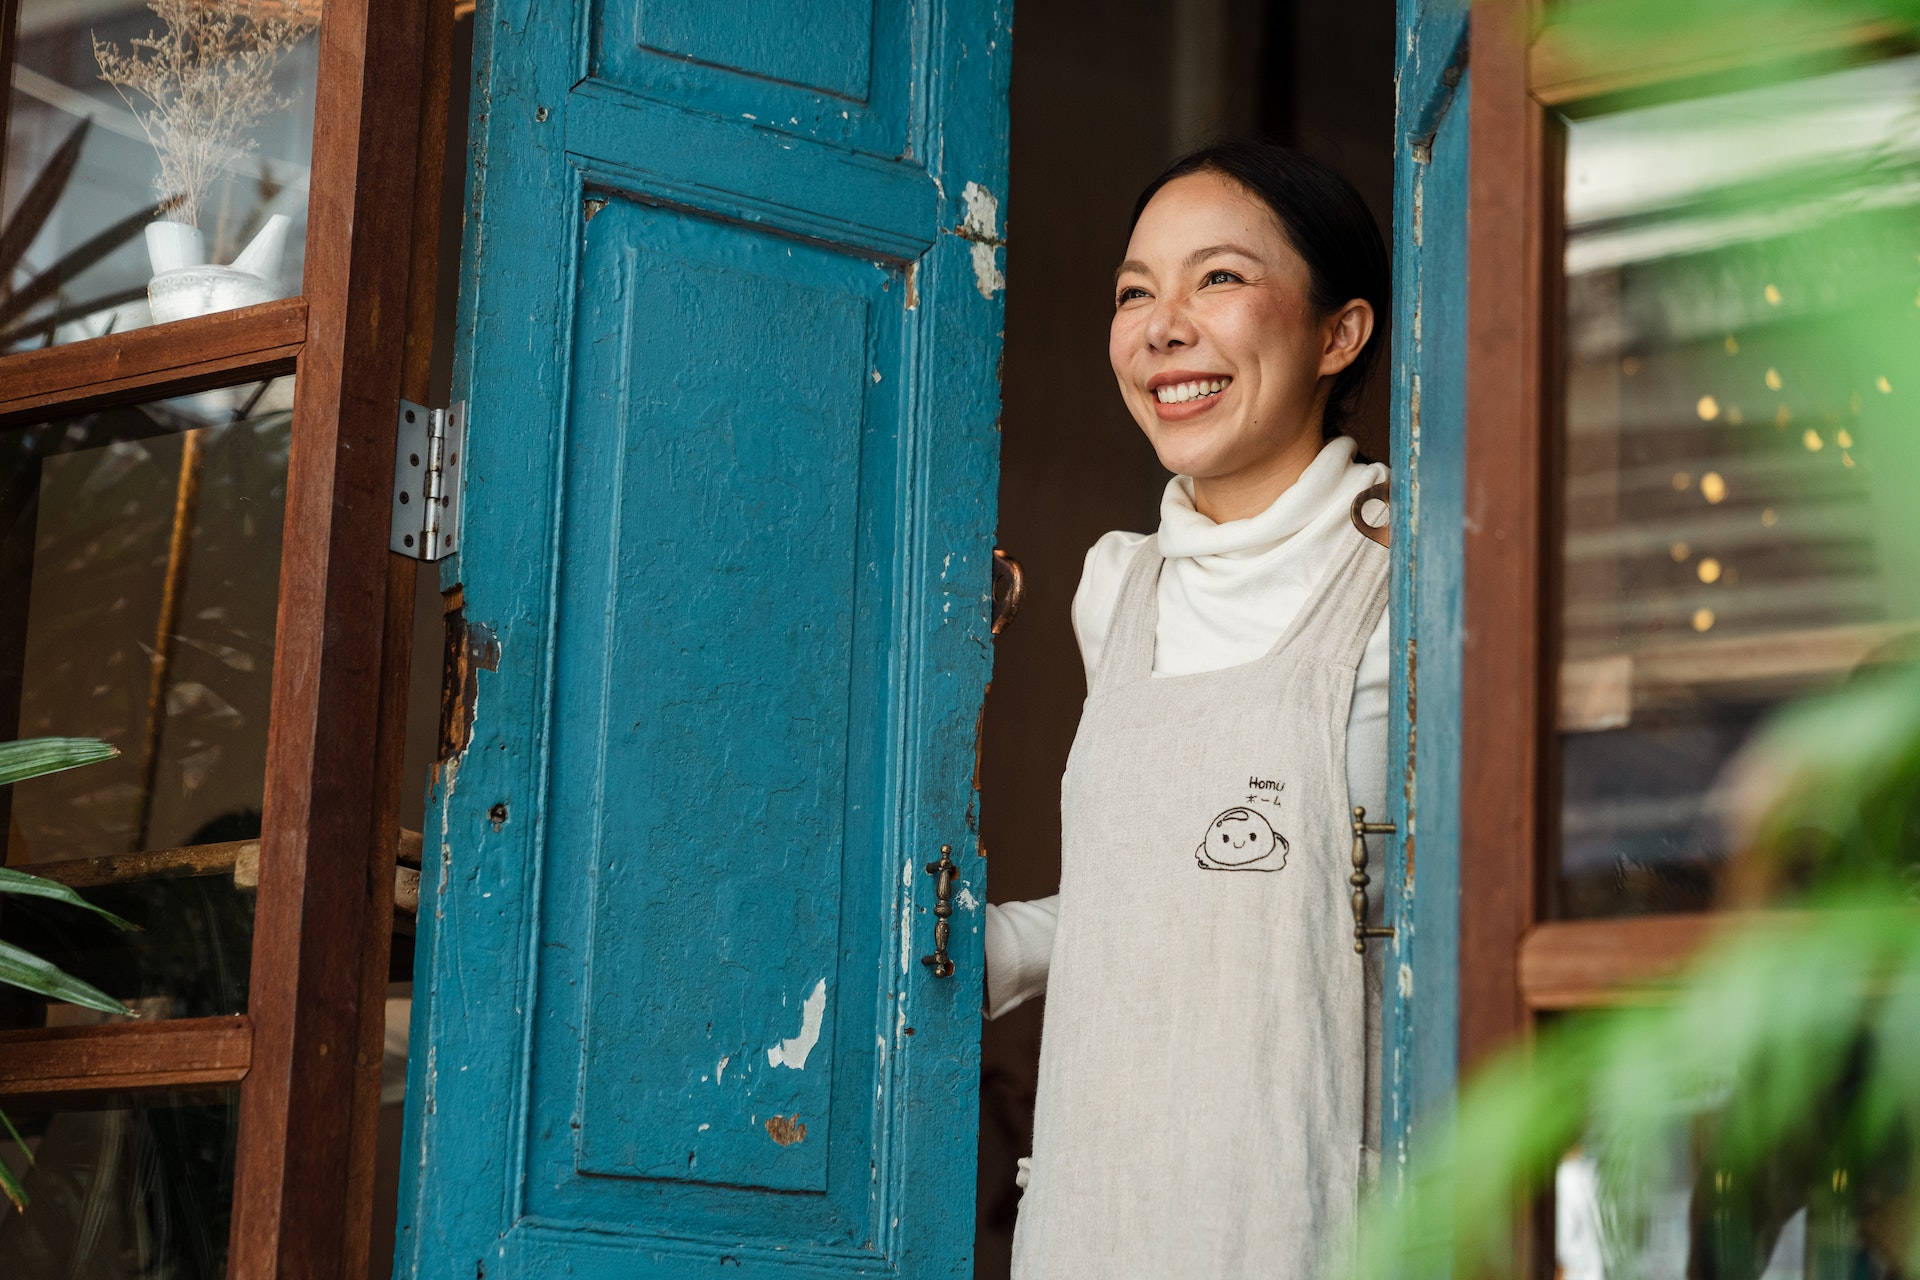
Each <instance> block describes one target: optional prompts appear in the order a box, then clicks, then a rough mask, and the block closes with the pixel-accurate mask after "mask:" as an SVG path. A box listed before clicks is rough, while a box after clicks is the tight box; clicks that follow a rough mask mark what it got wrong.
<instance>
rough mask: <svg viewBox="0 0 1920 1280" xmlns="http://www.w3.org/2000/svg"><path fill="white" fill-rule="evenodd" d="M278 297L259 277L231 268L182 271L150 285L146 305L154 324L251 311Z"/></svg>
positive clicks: (156, 278) (160, 276) (164, 274)
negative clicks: (222, 312)
mask: <svg viewBox="0 0 1920 1280" xmlns="http://www.w3.org/2000/svg"><path fill="white" fill-rule="evenodd" d="M279 296H280V294H279V291H278V290H277V289H275V288H274V287H273V286H272V285H271V284H268V283H267V282H266V281H265V280H262V279H261V278H260V277H259V276H256V275H254V274H253V273H252V272H249V271H235V270H234V269H233V268H232V267H181V268H179V269H178V270H176V271H162V272H161V273H160V274H158V275H156V276H154V278H153V279H151V280H149V281H147V305H148V306H149V307H150V308H152V310H153V322H154V323H155V324H166V323H168V322H169V321H173V320H186V319H188V318H190V317H192V316H205V315H212V314H213V313H214V312H216V311H231V310H233V309H234V308H235V307H251V306H253V305H255V304H256V303H261V302H271V301H273V300H274V299H275V298H277V297H279Z"/></svg>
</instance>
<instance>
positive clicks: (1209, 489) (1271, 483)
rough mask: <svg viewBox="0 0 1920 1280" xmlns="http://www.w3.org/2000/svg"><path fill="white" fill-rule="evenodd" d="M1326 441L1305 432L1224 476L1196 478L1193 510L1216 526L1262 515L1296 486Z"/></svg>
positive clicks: (1309, 432)
mask: <svg viewBox="0 0 1920 1280" xmlns="http://www.w3.org/2000/svg"><path fill="white" fill-rule="evenodd" d="M1325 443H1326V441H1324V440H1322V439H1321V438H1320V432H1318V431H1305V432H1301V433H1300V434H1299V435H1297V436H1295V437H1294V438H1293V440H1292V441H1291V442H1290V443H1288V445H1287V446H1286V447H1285V448H1284V449H1281V450H1280V451H1278V452H1277V453H1274V454H1273V455H1271V456H1269V457H1266V458H1263V459H1261V460H1260V461H1259V462H1257V463H1255V464H1254V465H1252V466H1249V467H1243V468H1242V469H1240V470H1238V471H1235V472H1232V473H1230V474H1228V475H1223V476H1209V477H1206V478H1204V479H1203V478H1202V477H1199V476H1195V477H1194V479H1193V509H1194V510H1195V511H1198V512H1199V513H1200V514H1201V515H1203V516H1205V517H1206V518H1207V519H1209V520H1211V521H1213V522H1214V523H1215V524H1225V523H1226V522H1227V521H1229V520H1245V519H1248V518H1249V517H1252V516H1257V515H1259V514H1260V513H1261V512H1262V511H1265V510H1266V509H1267V508H1268V507H1270V506H1272V505H1273V504H1274V503H1275V502H1276V501H1278V500H1279V498H1280V495H1281V494H1283V493H1285V492H1286V491H1287V490H1289V489H1291V488H1292V487H1293V486H1294V483H1295V482H1296V481H1298V480H1299V479H1300V476H1301V475H1302V473H1304V472H1305V471H1306V469H1307V468H1308V467H1309V466H1311V465H1313V460H1314V459H1315V458H1317V457H1319V456H1320V449H1321V446H1322V445H1324V444H1325Z"/></svg>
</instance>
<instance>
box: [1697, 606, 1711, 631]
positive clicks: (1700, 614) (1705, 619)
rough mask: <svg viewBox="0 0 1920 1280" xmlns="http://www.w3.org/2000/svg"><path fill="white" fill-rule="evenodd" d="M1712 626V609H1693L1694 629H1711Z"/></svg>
mask: <svg viewBox="0 0 1920 1280" xmlns="http://www.w3.org/2000/svg"><path fill="white" fill-rule="evenodd" d="M1712 628H1713V610H1711V609H1695V610H1694V611H1693V629H1694V630H1695V631H1708V630H1711V629H1712Z"/></svg>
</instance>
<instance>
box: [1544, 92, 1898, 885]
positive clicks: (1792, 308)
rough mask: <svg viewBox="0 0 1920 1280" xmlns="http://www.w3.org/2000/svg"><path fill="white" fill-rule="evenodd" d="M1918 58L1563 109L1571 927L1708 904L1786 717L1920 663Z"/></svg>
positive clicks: (1564, 854)
mask: <svg viewBox="0 0 1920 1280" xmlns="http://www.w3.org/2000/svg"><path fill="white" fill-rule="evenodd" d="M1916 108H1920V59H1915V58H1910V57H1909V58H1901V59H1894V60H1889V61H1883V62H1878V63H1874V64H1871V65H1865V66H1858V67H1853V68H1850V69H1847V70H1844V71H1838V72H1832V73H1828V74H1824V75H1820V76H1816V77H1811V78H1806V79H1801V80H1797V81H1793V82H1790V83H1781V84H1773V85H1765V86H1758V87H1753V88H1749V89H1745V90H1741V91H1738V92H1730V93H1725V94H1722V95H1719V96H1717V97H1712V98H1706V99H1697V100H1694V101H1689V102H1682V103H1675V104H1670V105H1661V106H1652V107H1640V108H1635V109H1630V110H1623V111H1618V112H1614V113H1612V114H1607V115H1601V116H1596V117H1591V118H1586V119H1579V120H1572V121H1568V122H1566V138H1567V153H1566V191H1565V215H1566V232H1567V234H1566V258H1565V271H1566V277H1565V298H1566V310H1565V315H1564V324H1563V330H1562V333H1563V342H1564V347H1563V352H1562V354H1563V359H1564V365H1563V368H1564V372H1565V382H1564V387H1565V402H1564V421H1565V432H1566V436H1565V449H1564V453H1563V461H1564V468H1565V471H1564V477H1563V481H1564V507H1563V511H1564V520H1565V528H1564V546H1563V556H1564V559H1563V564H1562V569H1563V574H1564V576H1563V579H1562V581H1563V589H1562V600H1563V613H1562V625H1563V632H1562V638H1563V643H1562V654H1561V657H1562V662H1561V668H1560V701H1559V707H1560V711H1559V716H1560V723H1559V729H1560V735H1561V738H1560V745H1561V758H1562V776H1561V796H1562V803H1561V828H1560V855H1559V867H1558V875H1557V877H1555V878H1554V879H1555V884H1556V889H1557V894H1556V902H1555V903H1554V904H1553V905H1554V908H1555V910H1556V912H1557V914H1560V915H1562V916H1572V917H1588V916H1606V915H1618V914H1625V913H1635V912H1654V911H1684V910H1700V909H1704V908H1706V907H1709V906H1711V905H1712V904H1713V902H1714V901H1715V891H1716V880H1717V877H1718V872H1719V869H1720V868H1721V866H1722V865H1723V863H1724V862H1725V860H1726V858H1727V857H1728V856H1729V855H1730V853H1731V852H1733V851H1732V850H1731V849H1730V848H1729V847H1728V846H1729V843H1730V836H1729V830H1730V826H1729V822H1728V813H1727V812H1726V810H1725V808H1724V807H1723V804H1722V801H1721V796H1722V795H1723V794H1725V789H1724V787H1723V784H1724V783H1725V782H1726V780H1727V778H1728V769H1729V764H1730V762H1732V761H1733V760H1734V758H1735V756H1736V754H1737V752H1738V751H1739V749H1740V748H1741V746H1742V744H1743V743H1744V742H1745V741H1746V740H1747V738H1748V737H1749V735H1750V734H1751V733H1752V731H1753V729H1754V728H1755V726H1756V725H1757V724H1758V723H1759V722H1760V721H1761V720H1762V719H1763V718H1764V717H1765V716H1766V715H1767V714H1768V713H1769V712H1770V711H1772V710H1773V709H1775V708H1776V707H1778V706H1779V705H1780V704H1781V703H1782V702H1783V701H1785V700H1787V699H1791V698H1793V697H1796V696H1800V695H1804V694H1807V693H1811V692H1814V691H1817V690H1820V689H1824V688H1829V687H1832V686H1834V685H1836V684H1837V683H1839V682H1841V681H1844V680H1846V679H1847V678H1848V677H1849V676H1850V675H1851V674H1853V673H1855V672H1857V671H1859V670H1861V669H1862V668H1863V667H1866V666H1871V665H1873V664H1875V663H1878V662H1883V661H1886V660H1889V659H1890V658H1893V657H1896V656H1903V655H1910V654H1911V653H1912V652H1913V648H1912V644H1911V642H1912V640H1913V638H1914V636H1915V634H1916V626H1915V622H1916V619H1920V577H1916V576H1915V575H1914V574H1913V573H1912V566H1913V565H1914V564H1916V563H1920V522H1916V521H1914V520H1913V519H1912V518H1911V514H1910V510H1911V495H1910V493H1908V492H1907V491H1906V488H1907V487H1909V486H1910V484H1911V480H1912V478H1913V477H1914V476H1916V475H1920V470H1916V462H1920V432H1916V430H1915V421H1914V412H1913V406H1914V393H1915V390H1916V387H1915V386H1914V385H1913V383H1912V377H1911V373H1910V370H1911V361H1910V360H1905V361H1902V360H1901V359H1900V357H1899V355H1898V353H1899V352H1900V351H1901V350H1908V351H1910V350H1911V349H1912V344H1913V343H1914V341H1915V339H1916V338H1920V305H1917V304H1920V257H1917V256H1916V255H1917V254H1920V217H1917V216H1916V214H1920V209H1916V207H1915V206H1916V203H1920V163H1916V162H1917V161H1920V131H1917V130H1916Z"/></svg>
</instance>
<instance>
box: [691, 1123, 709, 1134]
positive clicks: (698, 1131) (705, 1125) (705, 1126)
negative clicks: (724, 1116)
mask: <svg viewBox="0 0 1920 1280" xmlns="http://www.w3.org/2000/svg"><path fill="white" fill-rule="evenodd" d="M711 1128H713V1126H712V1125H710V1124H703V1125H701V1126H700V1127H699V1128H698V1129H695V1130H694V1132H695V1133H705V1132H706V1131H707V1130H709V1129H711Z"/></svg>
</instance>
